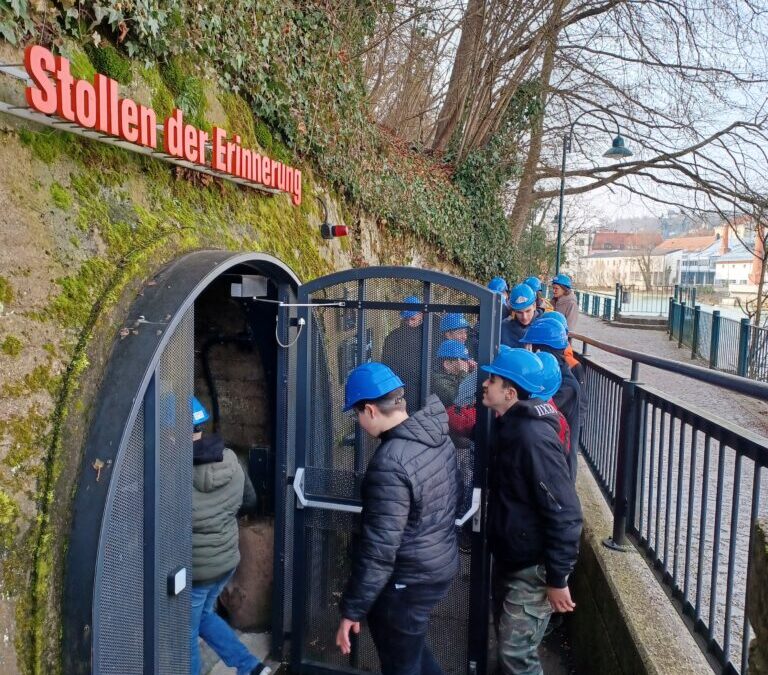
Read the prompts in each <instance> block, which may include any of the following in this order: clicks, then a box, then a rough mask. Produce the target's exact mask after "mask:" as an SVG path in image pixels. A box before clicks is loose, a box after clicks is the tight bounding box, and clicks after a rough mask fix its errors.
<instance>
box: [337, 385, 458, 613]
mask: <svg viewBox="0 0 768 675" xmlns="http://www.w3.org/2000/svg"><path fill="white" fill-rule="evenodd" d="M461 485H462V483H461V478H460V476H459V470H458V463H457V460H456V449H455V448H454V446H453V443H452V442H451V439H450V437H449V436H448V414H447V413H446V412H445V408H444V407H443V404H442V403H440V401H439V399H438V398H437V396H435V395H431V396H430V397H429V398H428V399H427V404H426V406H425V407H424V408H423V409H422V410H419V411H418V412H417V413H415V414H414V415H411V416H410V417H409V418H408V419H407V420H405V421H404V422H402V424H398V425H397V426H396V427H393V428H392V429H390V430H389V431H387V432H386V433H384V434H382V436H381V445H379V447H378V448H377V449H376V452H375V453H374V455H373V457H372V458H371V461H370V463H369V464H368V469H367V471H366V472H365V478H364V479H363V484H362V498H363V515H362V532H361V536H360V543H359V547H358V551H357V555H356V557H355V561H354V563H353V566H352V575H351V577H350V579H349V581H348V583H347V586H346V589H345V590H344V594H343V596H342V598H341V614H342V616H344V618H346V619H351V620H353V621H359V620H360V619H362V618H363V617H364V616H365V615H366V614H367V613H368V610H369V609H370V607H371V605H372V604H373V603H374V601H375V600H376V598H377V597H378V595H379V593H380V592H381V590H382V589H383V588H384V586H385V585H386V583H387V582H388V581H389V580H390V579H391V580H392V581H395V582H397V583H402V584H406V585H412V584H436V583H440V582H443V581H446V582H447V581H450V580H451V579H452V578H453V576H454V575H455V574H456V570H457V569H458V550H457V546H456V526H455V520H456V515H457V514H456V511H457V507H458V504H459V500H460V496H461V495H462V488H461Z"/></svg>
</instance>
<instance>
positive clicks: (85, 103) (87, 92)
mask: <svg viewBox="0 0 768 675" xmlns="http://www.w3.org/2000/svg"><path fill="white" fill-rule="evenodd" d="M96 112H97V108H96V91H95V90H94V88H93V85H92V84H91V83H90V82H86V81H85V80H78V81H77V82H76V83H75V118H76V119H77V123H78V124H79V125H81V126H83V127H86V128H87V129H93V127H95V126H96Z"/></svg>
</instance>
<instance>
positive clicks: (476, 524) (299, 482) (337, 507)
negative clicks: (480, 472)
mask: <svg viewBox="0 0 768 675" xmlns="http://www.w3.org/2000/svg"><path fill="white" fill-rule="evenodd" d="M293 491H294V492H295V493H296V499H298V500H299V503H298V504H297V508H300V509H303V508H307V507H309V508H313V509H326V510H328V511H344V512H345V513H360V512H362V510H363V507H362V506H356V505H354V504H338V503H336V502H320V501H316V500H313V499H307V496H306V495H305V494H304V467H298V468H297V469H296V475H295V476H294V478H293ZM481 497H482V490H481V489H480V488H473V490H472V505H471V506H470V507H469V510H468V511H467V512H466V513H465V514H464V515H463V516H462V517H461V518H457V519H456V527H463V526H464V525H465V524H466V523H467V522H468V521H469V519H470V518H472V531H473V532H479V531H480V503H481V501H482V499H481Z"/></svg>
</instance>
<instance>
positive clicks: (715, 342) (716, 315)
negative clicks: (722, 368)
mask: <svg viewBox="0 0 768 675" xmlns="http://www.w3.org/2000/svg"><path fill="white" fill-rule="evenodd" d="M719 349H720V310H719V309H715V310H713V311H712V334H711V335H710V338H709V367H710V368H713V369H714V368H717V352H718V350H719Z"/></svg>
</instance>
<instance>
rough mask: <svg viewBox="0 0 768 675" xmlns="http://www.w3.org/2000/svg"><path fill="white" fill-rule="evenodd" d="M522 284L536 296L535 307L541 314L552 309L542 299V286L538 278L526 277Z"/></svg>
mask: <svg viewBox="0 0 768 675" xmlns="http://www.w3.org/2000/svg"><path fill="white" fill-rule="evenodd" d="M523 283H524V284H527V285H528V286H530V287H531V289H532V290H533V292H534V293H535V294H536V307H537V308H538V309H540V310H541V311H542V312H548V311H550V310H551V309H552V305H551V304H550V302H549V300H547V299H546V298H545V297H544V292H543V286H542V285H541V279H539V277H528V278H527V279H526V280H525V281H523Z"/></svg>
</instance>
